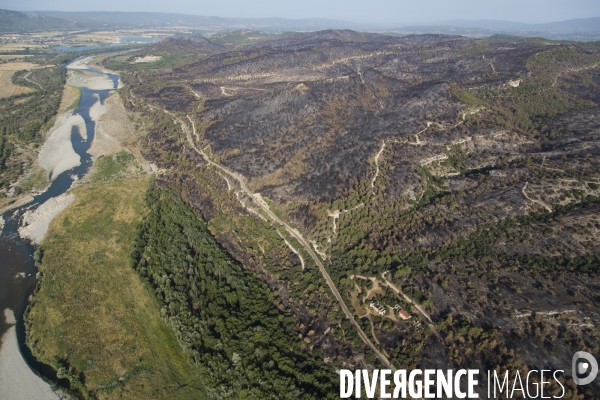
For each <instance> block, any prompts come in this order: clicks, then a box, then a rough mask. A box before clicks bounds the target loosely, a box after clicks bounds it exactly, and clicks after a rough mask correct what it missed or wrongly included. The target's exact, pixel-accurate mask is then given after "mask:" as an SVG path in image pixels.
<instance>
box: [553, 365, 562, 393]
mask: <svg viewBox="0 0 600 400" xmlns="http://www.w3.org/2000/svg"><path fill="white" fill-rule="evenodd" d="M559 371H560V372H565V371H563V370H562V369H558V370H556V371H554V374H553V375H552V376H554V380H555V381H556V383H558V384H559V385H560V388H561V389H562V394H561V395H560V396H553V397H554V398H555V399H562V398H563V396H564V395H565V387H564V386H563V385H562V383H560V381H559V380H558V378H557V377H556V373H557V372H559Z"/></svg>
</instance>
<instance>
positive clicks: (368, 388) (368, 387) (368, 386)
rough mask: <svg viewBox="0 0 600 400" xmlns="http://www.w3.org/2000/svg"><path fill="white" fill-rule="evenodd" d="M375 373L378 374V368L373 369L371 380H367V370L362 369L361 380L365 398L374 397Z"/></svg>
mask: <svg viewBox="0 0 600 400" xmlns="http://www.w3.org/2000/svg"><path fill="white" fill-rule="evenodd" d="M377 375H379V370H378V369H375V370H373V380H372V381H369V371H367V370H366V369H363V381H364V382H365V394H366V395H367V398H369V399H372V398H373V397H375V388H376V387H377Z"/></svg>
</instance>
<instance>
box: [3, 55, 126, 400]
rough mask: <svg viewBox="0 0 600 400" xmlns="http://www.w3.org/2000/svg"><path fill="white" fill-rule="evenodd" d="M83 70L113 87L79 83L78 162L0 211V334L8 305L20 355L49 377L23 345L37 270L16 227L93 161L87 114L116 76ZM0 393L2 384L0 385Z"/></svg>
mask: <svg viewBox="0 0 600 400" xmlns="http://www.w3.org/2000/svg"><path fill="white" fill-rule="evenodd" d="M67 68H68V67H67ZM79 70H81V69H79ZM84 71H87V72H92V73H95V74H102V75H106V76H108V77H109V78H110V80H111V81H112V83H113V88H112V89H109V90H90V89H87V88H85V87H80V90H81V100H80V102H79V107H78V108H77V110H76V111H74V114H79V115H81V116H82V117H83V119H84V121H85V125H86V128H87V139H82V138H81V136H80V135H79V132H77V129H76V128H74V129H73V131H72V133H71V142H72V144H73V149H74V150H75V152H76V153H77V154H78V155H79V156H80V158H81V165H79V166H77V167H75V168H72V169H71V170H69V171H65V172H63V173H62V174H60V175H59V176H57V177H56V179H55V180H54V181H52V183H51V184H50V186H49V187H48V189H47V190H46V191H45V192H43V193H41V194H39V195H37V196H35V197H34V199H33V201H31V202H30V203H28V204H25V205H23V206H22V207H19V208H17V209H14V210H11V211H7V212H5V213H4V214H3V215H2V217H3V218H4V221H5V224H4V228H3V229H2V232H1V234H0V337H1V336H3V335H4V334H5V333H6V332H7V331H8V330H9V329H10V328H11V327H12V326H13V325H12V324H10V323H7V321H6V320H5V318H4V312H5V310H6V309H10V310H12V311H14V314H15V317H16V333H17V340H18V344H19V350H20V353H21V356H22V357H23V359H24V360H25V361H26V363H27V365H28V366H29V367H30V368H31V369H32V370H33V371H34V372H36V373H37V374H38V375H40V376H42V377H44V378H45V379H47V380H51V381H55V380H56V374H55V373H54V371H53V370H52V368H50V367H48V366H46V365H44V364H42V363H40V362H38V361H37V360H36V359H35V357H33V356H32V354H31V352H30V351H29V349H28V348H27V346H26V345H25V329H24V323H23V312H24V311H25V309H26V307H27V305H28V304H29V302H30V300H31V294H32V293H33V290H34V289H35V285H36V273H37V270H36V267H35V263H34V260H33V254H34V251H35V247H34V246H33V245H32V244H31V243H30V242H29V240H27V239H25V240H24V239H21V238H20V237H19V234H18V228H19V225H20V223H21V219H22V216H23V213H24V212H25V211H26V210H33V209H35V208H37V207H38V206H39V205H41V204H43V203H44V202H45V201H47V200H48V199H50V198H52V197H56V196H59V195H61V194H63V193H65V192H66V191H67V190H68V189H69V188H71V185H72V184H73V182H74V181H76V180H78V179H80V178H81V177H83V176H84V175H85V174H86V173H87V172H88V170H89V169H90V167H91V165H92V159H91V156H90V155H89V154H88V153H87V151H88V149H89V148H90V145H91V143H92V141H93V139H94V134H95V122H94V121H93V120H92V119H91V118H90V108H91V107H92V106H93V105H94V104H95V103H96V102H97V101H100V102H102V103H103V102H104V100H105V99H106V98H107V97H108V96H109V95H110V94H112V93H113V92H114V91H115V89H116V88H117V87H118V81H119V77H118V75H115V74H110V73H104V72H101V71H98V70H94V69H90V68H88V69H84ZM1 397H2V388H0V398H1Z"/></svg>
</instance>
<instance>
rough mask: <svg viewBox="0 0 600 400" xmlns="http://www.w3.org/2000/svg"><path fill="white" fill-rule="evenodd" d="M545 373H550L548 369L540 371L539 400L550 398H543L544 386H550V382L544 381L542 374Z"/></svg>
mask: <svg viewBox="0 0 600 400" xmlns="http://www.w3.org/2000/svg"><path fill="white" fill-rule="evenodd" d="M546 371H548V372H550V370H549V369H543V370H542V381H541V382H540V394H541V397H540V398H542V399H549V398H550V396H548V397H546V396H544V384H547V385H549V384H550V381H544V372H546Z"/></svg>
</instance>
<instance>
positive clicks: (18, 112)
mask: <svg viewBox="0 0 600 400" xmlns="http://www.w3.org/2000/svg"><path fill="white" fill-rule="evenodd" d="M26 78H27V79H26ZM65 81H66V70H65V69H64V68H62V67H50V68H42V69H38V70H34V71H33V72H27V71H17V72H16V73H15V74H14V76H13V82H14V83H15V84H17V85H21V86H27V87H30V88H32V89H35V91H34V92H31V93H24V94H19V95H16V96H11V97H7V98H3V99H0V171H1V173H0V189H2V188H6V189H7V188H8V186H9V185H10V183H11V182H14V181H15V180H16V179H17V178H18V177H19V175H20V174H21V173H22V172H23V171H22V168H23V165H22V163H21V162H19V161H18V160H15V159H14V158H15V156H16V155H17V153H16V152H15V151H16V149H15V148H16V146H20V147H22V146H27V145H29V144H31V143H35V144H39V143H41V142H42V139H43V134H44V132H45V131H46V130H47V129H48V128H50V125H51V123H52V122H53V118H54V116H55V115H56V112H57V110H58V107H59V105H60V100H61V97H62V89H63V86H64V84H65ZM32 82H35V83H37V84H38V85H39V86H38V85H36V84H35V83H32ZM11 156H12V157H11Z"/></svg>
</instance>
